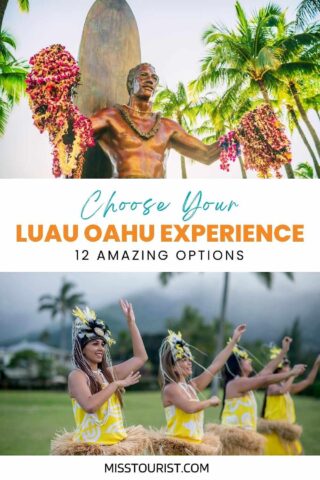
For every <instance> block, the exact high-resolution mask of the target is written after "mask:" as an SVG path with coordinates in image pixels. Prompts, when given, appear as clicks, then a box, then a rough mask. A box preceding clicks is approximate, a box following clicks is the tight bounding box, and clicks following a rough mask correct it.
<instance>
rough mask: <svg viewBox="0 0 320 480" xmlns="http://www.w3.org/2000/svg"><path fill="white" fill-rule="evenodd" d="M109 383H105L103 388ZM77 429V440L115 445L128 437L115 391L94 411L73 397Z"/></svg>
mask: <svg viewBox="0 0 320 480" xmlns="http://www.w3.org/2000/svg"><path fill="white" fill-rule="evenodd" d="M107 385H108V384H107V383H104V384H103V385H102V388H105V387H106V386H107ZM71 401H72V407H73V414H74V418H75V422H76V431H75V433H74V436H73V440H74V441H75V442H86V443H99V444H104V445H114V444H115V443H118V442H121V440H124V439H125V438H126V437H127V433H126V431H125V428H124V426H123V418H122V411H121V405H120V402H119V400H118V397H117V395H116V394H115V393H113V394H112V395H111V397H110V398H109V399H108V400H107V401H106V402H105V403H104V404H103V405H101V407H100V408H99V409H98V410H97V411H96V412H94V413H88V412H86V411H85V410H83V408H82V407H81V406H80V405H79V403H78V402H77V401H76V400H75V399H74V398H72V399H71Z"/></svg>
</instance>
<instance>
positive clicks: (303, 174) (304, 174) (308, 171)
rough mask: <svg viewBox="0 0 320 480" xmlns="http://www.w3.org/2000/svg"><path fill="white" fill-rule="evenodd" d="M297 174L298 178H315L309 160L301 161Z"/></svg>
mask: <svg viewBox="0 0 320 480" xmlns="http://www.w3.org/2000/svg"><path fill="white" fill-rule="evenodd" d="M295 174H296V176H297V177H298V178H314V175H313V169H312V167H311V165H310V164H309V163H308V162H304V163H299V165H298V167H297V168H296V170H295Z"/></svg>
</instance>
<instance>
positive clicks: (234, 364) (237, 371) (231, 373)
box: [220, 353, 242, 418]
mask: <svg viewBox="0 0 320 480" xmlns="http://www.w3.org/2000/svg"><path fill="white" fill-rule="evenodd" d="M240 362H241V359H240V358H239V357H238V356H237V355H235V354H234V353H232V354H231V355H230V357H229V358H228V360H227V361H226V363H225V364H224V367H223V369H222V380H223V398H222V406H221V411H220V418H221V416H222V412H223V409H224V405H225V401H226V389H227V385H228V383H229V382H231V380H233V379H234V378H235V377H238V376H239V377H241V375H242V370H241V363H240Z"/></svg>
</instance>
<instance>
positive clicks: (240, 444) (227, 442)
mask: <svg viewBox="0 0 320 480" xmlns="http://www.w3.org/2000/svg"><path fill="white" fill-rule="evenodd" d="M206 432H208V433H214V434H215V435H216V436H217V437H218V438H219V439H220V441H221V444H222V455H263V453H264V443H265V439H264V437H263V436H262V435H260V434H259V433H256V432H254V431H252V430H245V429H243V428H239V427H229V426H226V425H216V424H214V423H210V424H208V425H207V426H206Z"/></svg>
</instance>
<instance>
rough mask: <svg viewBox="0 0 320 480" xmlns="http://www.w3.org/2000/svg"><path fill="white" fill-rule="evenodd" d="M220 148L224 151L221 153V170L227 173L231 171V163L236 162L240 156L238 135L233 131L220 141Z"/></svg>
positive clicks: (223, 136)
mask: <svg viewBox="0 0 320 480" xmlns="http://www.w3.org/2000/svg"><path fill="white" fill-rule="evenodd" d="M218 143H219V147H221V149H222V151H221V153H220V168H221V170H225V171H226V172H229V171H230V162H235V161H236V159H237V158H238V157H239V156H240V154H241V150H240V143H239V140H238V137H237V133H236V132H235V131H234V130H232V131H230V132H228V133H227V134H226V135H222V137H220V138H219V140H218Z"/></svg>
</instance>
